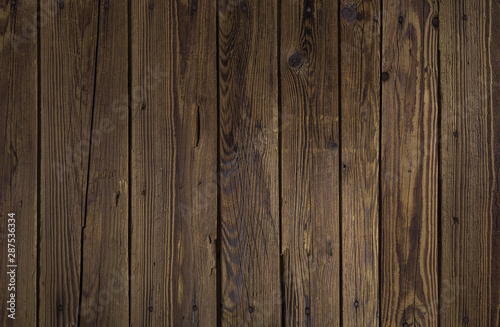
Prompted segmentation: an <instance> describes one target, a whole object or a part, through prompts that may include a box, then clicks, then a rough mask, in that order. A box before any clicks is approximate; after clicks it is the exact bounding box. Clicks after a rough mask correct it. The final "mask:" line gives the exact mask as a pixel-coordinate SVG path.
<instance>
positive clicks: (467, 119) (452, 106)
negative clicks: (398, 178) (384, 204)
mask: <svg viewBox="0 0 500 327" xmlns="http://www.w3.org/2000/svg"><path fill="white" fill-rule="evenodd" d="M493 2H494V1H492V0H481V1H473V2H471V1H450V0H441V1H440V3H439V12H440V28H439V29H440V31H439V44H440V45H439V46H440V56H441V62H440V63H441V76H440V77H441V87H442V92H441V97H442V104H441V109H442V111H441V140H442V144H441V176H440V177H441V181H442V203H441V220H442V222H441V223H442V243H441V244H442V263H441V265H442V274H441V285H442V286H441V291H444V290H445V289H444V288H443V287H449V288H450V292H449V293H450V294H451V295H450V298H449V299H446V298H444V299H442V301H441V311H440V318H441V326H462V325H469V326H487V325H489V324H490V323H491V311H490V301H491V291H492V289H491V278H490V277H491V275H490V274H491V269H492V262H491V255H492V246H491V240H492V222H493V216H492V209H493V201H492V200H493V190H494V182H495V171H494V148H493V137H494V136H493V135H494V133H493V126H494V124H493V117H494V116H493V112H494V107H493V103H492V97H491V96H490V94H491V91H492V74H493V72H492V62H493V58H492V43H491V30H492V29H491V24H492V22H493V18H492V17H491V6H492V3H493ZM442 294H443V293H442ZM444 300H447V301H446V302H445V301H444Z"/></svg>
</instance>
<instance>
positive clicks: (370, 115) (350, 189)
mask: <svg viewBox="0 0 500 327" xmlns="http://www.w3.org/2000/svg"><path fill="white" fill-rule="evenodd" d="M340 14H341V19H340V31H341V33H340V96H341V190H342V195H341V203H342V208H341V213H342V223H341V224H342V231H341V233H342V237H341V240H342V311H343V312H342V316H343V322H342V324H343V326H374V325H376V324H377V323H378V310H379V303H378V285H379V276H378V275H379V273H378V270H379V266H378V265H379V262H378V255H379V246H378V241H379V240H378V230H379V203H378V202H379V198H378V196H379V181H378V176H379V147H380V144H379V141H380V137H379V135H380V126H379V122H380V2H379V1H378V0H370V1H363V2H361V1H356V2H343V3H342V4H341V7H340Z"/></svg>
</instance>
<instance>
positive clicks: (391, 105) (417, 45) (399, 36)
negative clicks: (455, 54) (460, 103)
mask: <svg viewBox="0 0 500 327" xmlns="http://www.w3.org/2000/svg"><path fill="white" fill-rule="evenodd" d="M437 5H438V4H437V1H434V0H428V1H420V0H404V1H400V0H385V1H383V15H382V16H383V31H382V35H383V39H382V72H383V74H384V75H383V86H382V136H381V140H382V143H381V144H382V149H381V151H382V152H381V153H382V155H381V190H382V194H381V200H382V201H381V206H382V207H381V212H382V216H381V219H382V235H381V237H382V250H381V269H382V270H381V294H382V299H381V308H382V311H381V318H380V319H381V321H380V325H381V326H396V325H404V324H405V323H406V324H408V325H410V326H437V324H438V320H439V318H438V256H437V240H438V197H437V196H436V195H437V193H438V152H437V150H438V147H437V142H438V130H437V128H438V82H439V81H438V78H439V76H438V68H439V66H438V47H437V46H438V33H437V27H438V21H437Z"/></svg>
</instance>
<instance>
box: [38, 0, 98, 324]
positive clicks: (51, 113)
mask: <svg viewBox="0 0 500 327" xmlns="http://www.w3.org/2000/svg"><path fill="white" fill-rule="evenodd" d="M98 10H99V8H98V3H97V2H80V1H59V2H55V1H49V0H41V1H40V16H41V20H40V36H39V37H40V93H41V94H40V97H41V103H40V105H41V107H40V110H41V118H40V124H41V125H40V131H41V140H40V142H41V154H40V155H41V162H40V174H41V175H40V234H39V253H40V256H39V269H40V276H39V290H40V294H39V308H38V311H39V317H38V319H39V323H40V325H44V326H70V325H76V324H77V323H78V313H79V300H80V294H81V293H80V292H81V288H80V283H81V252H82V249H81V246H82V243H81V240H82V238H81V236H82V227H83V225H84V222H85V206H86V205H85V196H86V194H87V183H88V176H87V172H88V167H89V160H90V159H89V150H90V146H89V145H90V134H91V120H92V107H93V105H94V91H95V90H94V80H95V65H96V55H95V54H96V46H97V43H96V37H95V36H96V35H97V33H98V31H97V25H98V24H97V22H98Z"/></svg>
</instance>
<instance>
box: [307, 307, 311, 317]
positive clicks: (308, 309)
mask: <svg viewBox="0 0 500 327" xmlns="http://www.w3.org/2000/svg"><path fill="white" fill-rule="evenodd" d="M309 314H311V309H310V308H306V315H308V316H309Z"/></svg>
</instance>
